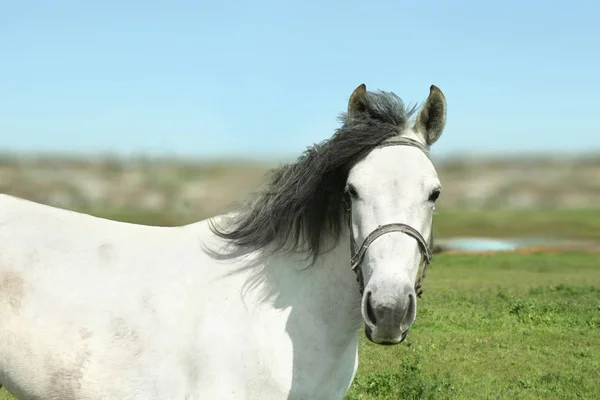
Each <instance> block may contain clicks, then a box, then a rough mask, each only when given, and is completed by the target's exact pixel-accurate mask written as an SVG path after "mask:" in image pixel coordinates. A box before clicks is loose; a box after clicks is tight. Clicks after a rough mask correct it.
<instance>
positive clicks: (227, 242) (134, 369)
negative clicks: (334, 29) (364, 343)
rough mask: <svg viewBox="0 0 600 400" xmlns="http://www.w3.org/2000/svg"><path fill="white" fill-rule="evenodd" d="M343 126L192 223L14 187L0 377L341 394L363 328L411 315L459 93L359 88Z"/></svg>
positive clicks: (86, 396) (57, 394)
mask: <svg viewBox="0 0 600 400" xmlns="http://www.w3.org/2000/svg"><path fill="white" fill-rule="evenodd" d="M415 115H416V117H414V116H415ZM413 117H414V118H413ZM339 120H340V124H341V125H340V127H339V128H338V129H337V130H336V131H335V132H334V134H333V135H332V136H331V137H330V138H329V139H327V140H324V141H322V142H320V143H316V144H314V145H313V146H310V147H308V148H307V149H306V150H305V151H304V152H303V153H301V155H300V156H299V157H298V158H297V159H296V160H295V161H294V162H290V163H287V164H283V165H280V166H277V167H276V168H273V169H272V170H270V172H269V173H268V175H267V176H266V177H265V180H264V181H263V184H262V185H261V186H260V188H257V190H256V191H255V192H254V193H252V194H251V195H250V196H249V197H248V199H247V202H246V203H242V204H240V205H239V206H238V207H237V208H233V209H232V210H233V211H231V212H228V213H223V214H220V215H216V216H213V217H211V218H207V219H203V220H201V221H198V222H194V223H191V224H186V225H180V226H172V227H169V226H146V225H139V224H131V223H124V222H118V221H113V220H108V219H102V218H98V217H94V216H91V215H87V214H83V213H77V212H74V211H70V210H65V209H60V208H55V207H51V206H48V205H44V204H39V203H34V202H31V201H28V200H25V199H19V198H16V197H13V196H9V195H5V194H3V195H1V197H0V385H4V386H5V387H6V389H7V390H9V391H10V392H11V393H13V394H14V395H15V396H16V397H17V398H19V399H21V400H34V399H36V400H38V399H44V400H58V399H60V400H69V399H77V400H92V399H93V400H98V399H111V400H116V399H119V400H129V399H154V400H167V399H168V400H173V399H186V400H194V399H195V400H197V399H236V400H237V399H245V400H252V399H261V400H264V399H327V400H330V399H341V398H343V397H344V395H345V393H346V392H347V391H348V389H349V387H350V386H351V383H352V381H353V379H354V377H355V375H356V371H357V367H358V340H359V336H360V335H359V331H360V330H361V327H363V326H364V334H365V335H366V337H367V338H368V340H370V341H371V342H373V343H375V344H379V345H397V344H399V343H401V342H402V341H403V340H405V338H406V336H407V333H408V331H409V329H410V328H411V326H412V325H413V323H414V321H415V318H416V314H417V297H420V294H421V290H422V287H421V283H422V282H421V280H422V277H423V275H424V271H425V267H426V266H427V265H428V264H429V263H430V262H431V245H430V240H431V238H432V219H433V213H434V211H433V210H434V208H435V202H436V200H437V198H438V196H439V195H440V191H441V185H440V181H439V179H438V176H437V172H436V170H435V168H434V166H433V164H432V162H431V161H430V157H429V153H428V152H429V150H430V147H431V145H432V144H433V143H434V142H436V141H437V140H438V139H439V137H440V136H441V134H442V131H443V129H444V126H445V122H446V99H445V97H444V95H443V93H442V92H441V90H440V89H439V88H437V87H436V86H434V85H432V86H431V87H430V90H429V95H428V97H427V98H426V100H425V101H424V102H423V104H422V105H421V106H420V107H418V106H416V105H415V106H405V105H404V102H403V101H402V99H401V98H400V97H398V96H397V95H395V94H394V93H393V92H384V91H373V92H371V91H367V89H366V86H365V85H364V84H361V85H360V86H358V87H357V88H356V89H355V90H354V91H353V92H352V94H351V96H350V98H349V101H348V106H347V111H345V112H343V113H341V114H340V116H339Z"/></svg>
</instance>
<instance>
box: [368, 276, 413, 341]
mask: <svg viewBox="0 0 600 400" xmlns="http://www.w3.org/2000/svg"><path fill="white" fill-rule="evenodd" d="M416 297H417V296H416V293H415V291H414V289H413V287H411V286H410V285H404V286H403V287H402V288H401V289H400V290H396V291H394V292H391V291H387V290H373V291H371V290H367V291H366V292H365V295H364V296H363V300H362V315H363V319H364V322H365V336H366V337H367V339H369V340H370V341H372V342H373V343H377V344H399V343H401V342H402V341H404V339H405V338H406V335H407V334H408V330H409V329H410V327H411V326H412V324H413V322H414V321H415V318H416V314H417V300H416Z"/></svg>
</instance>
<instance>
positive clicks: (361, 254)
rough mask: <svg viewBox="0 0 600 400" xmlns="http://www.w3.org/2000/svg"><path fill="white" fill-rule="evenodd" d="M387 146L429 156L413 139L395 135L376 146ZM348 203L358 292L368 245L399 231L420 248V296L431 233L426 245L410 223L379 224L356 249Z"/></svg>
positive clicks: (430, 257) (430, 255)
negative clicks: (410, 238)
mask: <svg viewBox="0 0 600 400" xmlns="http://www.w3.org/2000/svg"><path fill="white" fill-rule="evenodd" d="M388 146H411V147H416V148H418V149H420V150H421V151H423V153H425V155H427V156H428V157H429V154H428V153H429V151H428V150H427V148H426V147H424V146H423V145H422V144H421V143H419V142H417V141H416V140H413V139H409V138H403V137H396V138H393V139H391V140H389V141H386V142H383V143H382V144H381V145H379V146H377V148H381V147H388ZM350 204H351V201H350V199H349V198H348V199H347V205H348V227H349V229H350V251H351V252H352V258H351V259H350V266H351V267H352V270H353V271H354V272H355V273H356V280H357V282H358V284H359V290H360V293H361V294H362V293H363V291H364V288H365V286H364V279H363V273H362V269H361V264H362V262H363V259H364V258H365V254H366V252H367V250H368V249H369V246H370V245H371V244H372V243H373V242H374V241H375V240H377V239H378V238H379V237H380V236H383V235H386V234H388V233H392V232H401V233H405V234H407V235H408V236H410V237H412V238H413V239H415V240H416V241H417V243H418V244H419V249H420V250H421V255H422V257H423V259H422V262H421V263H420V264H419V272H418V275H417V281H416V282H415V292H416V294H417V297H421V295H422V294H423V288H422V283H423V278H425V269H426V268H427V266H428V265H429V264H431V261H432V260H433V253H432V247H433V233H432V234H431V242H430V243H429V245H428V244H427V242H426V241H425V239H424V238H423V236H422V235H421V234H420V233H419V231H417V230H416V229H415V228H413V227H412V226H410V225H407V224H404V223H391V224H385V225H380V226H378V227H377V228H376V229H375V230H374V231H373V232H371V233H370V234H369V235H368V236H367V237H366V238H365V240H364V241H363V243H362V245H361V246H360V248H359V249H358V250H357V245H356V239H355V238H354V231H353V229H352V209H351V207H350Z"/></svg>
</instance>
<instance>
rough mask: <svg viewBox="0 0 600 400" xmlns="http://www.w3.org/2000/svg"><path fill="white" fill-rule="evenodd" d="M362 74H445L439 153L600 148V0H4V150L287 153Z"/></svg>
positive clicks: (388, 84)
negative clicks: (444, 114)
mask: <svg viewBox="0 0 600 400" xmlns="http://www.w3.org/2000/svg"><path fill="white" fill-rule="evenodd" d="M363 82H364V83H365V84H366V85H367V88H368V89H382V90H387V91H393V92H395V93H396V94H398V95H399V96H401V97H402V98H403V99H404V100H405V101H406V102H421V101H423V100H424V99H425V98H426V96H427V94H428V92H429V86H430V85H431V84H435V85H437V86H439V87H440V88H441V89H442V91H443V92H444V93H445V95H446V98H447V101H448V122H447V126H446V131H445V132H444V135H443V136H442V138H441V139H440V141H439V142H438V144H436V146H435V147H434V152H435V153H438V154H448V153H453V152H457V151H458V152H471V153H479V152H486V153H489V152H493V153H497V154H503V153H512V152H515V151H527V152H544V151H553V152H564V151H568V152H571V153H576V152H580V151H594V150H600V128H599V123H600V122H599V118H598V116H599V114H600V113H599V110H600V101H599V100H598V96H600V3H597V2H592V1H579V0H574V1H569V2H564V1H560V2H559V1H537V0H536V1H524V0H523V1H515V0H504V1H500V2H488V1H472V0H469V1H437V2H433V1H423V0H419V1H409V2H407V1H400V0H393V1H364V0H363V1H351V0H345V1H338V0H333V1H331V0H330V1H325V0H323V1H312V0H311V1H307V0H301V1H284V0H277V1H263V0H254V1H210V2H209V1H202V0H196V1H176V0H172V1H128V0H123V1H114V0H103V1H63V0H54V1H49V0H48V1H8V0H0V150H1V151H27V152H32V151H35V152H37V151H60V152H72V153H92V152H98V151H99V152H103V153H107V152H109V153H111V152H112V153H123V154H130V153H155V154H163V155H165V154H166V155H169V154H171V155H172V154H180V155H186V156H199V157H215V156H217V157H218V156H223V155H225V156H239V155H244V156H247V157H262V156H268V157H272V156H275V157H284V156H285V157H287V156H289V155H295V154H298V153H299V152H301V151H302V150H304V149H305V148H306V146H309V145H311V144H313V143H315V142H318V141H321V140H323V139H326V138H328V137H330V136H331V134H332V133H333V131H334V129H335V128H336V127H337V126H338V122H337V120H336V117H337V114H338V113H339V112H340V111H343V110H345V108H346V105H347V100H348V97H349V96H350V94H351V92H352V91H353V90H354V88H355V87H356V86H358V85H359V84H360V83H363Z"/></svg>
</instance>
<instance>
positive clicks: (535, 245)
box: [435, 237, 600, 253]
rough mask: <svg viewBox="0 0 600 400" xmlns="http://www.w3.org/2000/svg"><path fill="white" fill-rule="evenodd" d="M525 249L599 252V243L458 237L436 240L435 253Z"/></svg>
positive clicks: (550, 239) (536, 238) (541, 238)
mask: <svg viewBox="0 0 600 400" xmlns="http://www.w3.org/2000/svg"><path fill="white" fill-rule="evenodd" d="M527 249H548V250H562V251H569V250H578V251H581V250H583V251H594V252H598V251H600V243H599V242H594V241H589V240H574V239H556V238H544V237H528V238H486V237H459V238H450V239H438V240H436V243H435V251H436V252H438V253H443V252H449V251H451V252H465V253H480V252H510V251H519V250H527Z"/></svg>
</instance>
